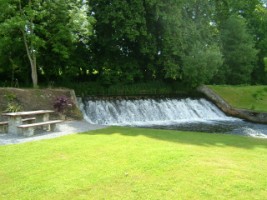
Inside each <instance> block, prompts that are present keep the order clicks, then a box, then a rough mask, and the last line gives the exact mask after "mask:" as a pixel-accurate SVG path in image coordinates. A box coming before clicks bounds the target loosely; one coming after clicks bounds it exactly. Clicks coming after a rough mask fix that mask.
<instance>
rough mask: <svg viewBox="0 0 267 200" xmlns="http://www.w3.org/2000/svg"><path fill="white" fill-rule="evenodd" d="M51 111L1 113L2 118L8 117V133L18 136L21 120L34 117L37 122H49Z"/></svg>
mask: <svg viewBox="0 0 267 200" xmlns="http://www.w3.org/2000/svg"><path fill="white" fill-rule="evenodd" d="M53 112H54V111H53V110H36V111H24V112H12V113H3V114H2V115H3V116H7V117H8V133H10V134H19V129H18V126H20V125H22V118H23V117H27V116H34V117H35V118H36V121H37V122H44V121H48V120H49V114H50V113H53Z"/></svg>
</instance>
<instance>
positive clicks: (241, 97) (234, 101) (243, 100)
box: [209, 85, 267, 112]
mask: <svg viewBox="0 0 267 200" xmlns="http://www.w3.org/2000/svg"><path fill="white" fill-rule="evenodd" d="M209 87H210V88H211V89H213V90H214V91H215V92H216V93H218V94H219V95H220V96H221V97H222V98H223V99H225V100H226V101H227V102H228V103H230V104H231V105H232V106H233V107H235V108H241V109H248V110H255V111H262V112H267V86H263V85H261V86H228V85H225V86H221V85H216V86H209Z"/></svg>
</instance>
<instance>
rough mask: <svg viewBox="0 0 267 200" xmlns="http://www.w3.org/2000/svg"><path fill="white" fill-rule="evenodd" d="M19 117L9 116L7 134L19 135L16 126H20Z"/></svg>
mask: <svg viewBox="0 0 267 200" xmlns="http://www.w3.org/2000/svg"><path fill="white" fill-rule="evenodd" d="M21 119H22V118H21V117H19V116H16V117H14V116H9V118H8V133H10V134H16V135H17V134H19V131H20V130H19V129H18V126H19V125H21V124H22V121H21Z"/></svg>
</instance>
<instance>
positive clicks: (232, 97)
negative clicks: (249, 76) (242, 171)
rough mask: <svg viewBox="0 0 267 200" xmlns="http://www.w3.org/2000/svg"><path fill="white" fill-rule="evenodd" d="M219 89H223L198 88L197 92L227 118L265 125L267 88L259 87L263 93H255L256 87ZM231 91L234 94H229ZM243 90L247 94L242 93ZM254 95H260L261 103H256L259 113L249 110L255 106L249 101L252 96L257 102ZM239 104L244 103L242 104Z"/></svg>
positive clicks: (266, 117) (216, 87)
mask: <svg viewBox="0 0 267 200" xmlns="http://www.w3.org/2000/svg"><path fill="white" fill-rule="evenodd" d="M221 88H223V86H200V87H198V89H197V90H198V91H199V92H201V93H203V94H204V95H206V97H207V98H208V99H209V100H210V101H212V102H213V103H214V104H215V105H217V106H218V107H219V108H220V109H221V110H222V111H223V112H224V113H226V114H227V115H229V116H233V117H238V118H241V119H245V120H247V121H250V122H255V123H262V124H267V112H266V111H267V104H266V102H267V89H265V88H267V87H263V86H261V90H260V91H263V92H259V91H257V89H258V88H257V86H248V87H234V86H228V88H227V89H226V90H222V89H221ZM233 90H235V91H236V92H231V91H233ZM244 90H245V91H247V92H244ZM225 91H227V93H225ZM248 91H250V92H248ZM265 92H266V94H265ZM226 94H227V95H226ZM255 94H261V102H260V101H258V102H257V103H258V105H257V107H258V108H261V110H260V111H259V109H257V110H255V109H251V108H250V105H255V101H254V100H251V96H252V97H253V96H254V99H256V100H257V95H255ZM249 97H250V98H249ZM234 102H236V103H234ZM238 102H240V103H238ZM241 102H246V103H243V104H242V103H241ZM240 108H241V109H240Z"/></svg>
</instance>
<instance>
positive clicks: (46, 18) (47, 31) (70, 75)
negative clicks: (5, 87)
mask: <svg viewBox="0 0 267 200" xmlns="http://www.w3.org/2000/svg"><path fill="white" fill-rule="evenodd" d="M0 12H1V15H0V78H1V80H2V82H4V81H6V82H8V83H13V82H14V80H16V79H17V80H18V81H19V82H20V83H22V84H29V83H30V82H33V86H37V85H38V77H39V82H40V83H41V84H44V85H45V84H48V83H49V82H51V81H55V82H56V83H57V82H70V81H72V82H73V81H83V82H87V81H91V82H92V81H93V82H98V83H100V84H102V85H104V86H110V85H112V84H131V83H137V82H145V81H153V80H158V81H164V82H171V83H173V82H177V83H182V84H185V85H188V86H193V87H194V86H197V85H199V84H206V83H209V84H213V83H217V84H219V83H224V84H253V83H254V84H255V83H256V84H266V83H267V79H266V78H267V77H266V74H267V72H266V71H267V70H266V60H267V6H266V1H261V0H250V1H247V0H239V1H234V0H222V1H221V0H213V1H210V0H166V1H160V0H132V1H121V0H90V1H85V0H75V1H73V0H67V1H66V0H64V1H63V0H56V1H41V0H35V1H32V0H29V1H24V0H15V1H7V0H0Z"/></svg>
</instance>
